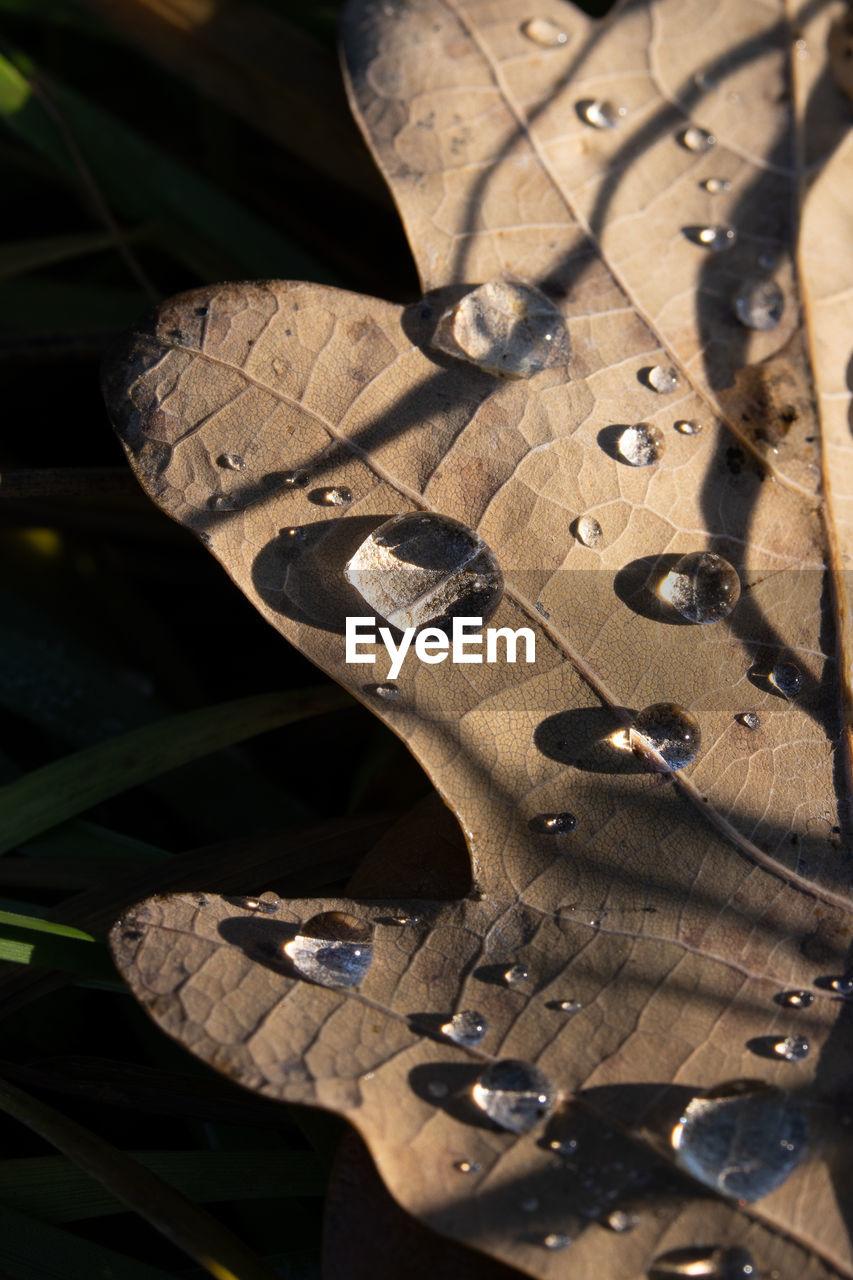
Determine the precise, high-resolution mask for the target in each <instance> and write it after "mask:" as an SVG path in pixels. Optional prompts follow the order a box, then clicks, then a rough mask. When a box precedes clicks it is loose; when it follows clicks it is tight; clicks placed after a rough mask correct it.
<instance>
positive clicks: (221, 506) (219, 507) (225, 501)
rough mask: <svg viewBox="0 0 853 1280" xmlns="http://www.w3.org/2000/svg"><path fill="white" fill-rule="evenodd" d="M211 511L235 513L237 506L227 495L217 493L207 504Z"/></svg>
mask: <svg viewBox="0 0 853 1280" xmlns="http://www.w3.org/2000/svg"><path fill="white" fill-rule="evenodd" d="M207 505H208V507H209V508H210V510H211V511H234V510H235V508H236V506H237V504H236V502H235V501H234V499H233V498H232V497H231V496H230V494H227V493H215V494H214V495H213V497H212V498H209V499H208V503H207Z"/></svg>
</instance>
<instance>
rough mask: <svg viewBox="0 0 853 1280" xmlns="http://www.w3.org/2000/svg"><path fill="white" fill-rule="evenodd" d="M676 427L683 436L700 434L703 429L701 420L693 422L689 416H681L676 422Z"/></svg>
mask: <svg viewBox="0 0 853 1280" xmlns="http://www.w3.org/2000/svg"><path fill="white" fill-rule="evenodd" d="M674 425H675V429H676V431H678V432H679V433H680V434H681V435H683V436H698V434H699V432H700V431H701V430H702V423H701V422H692V421H691V420H690V419H688V418H681V419H679V421H678V422H676V423H675V424H674Z"/></svg>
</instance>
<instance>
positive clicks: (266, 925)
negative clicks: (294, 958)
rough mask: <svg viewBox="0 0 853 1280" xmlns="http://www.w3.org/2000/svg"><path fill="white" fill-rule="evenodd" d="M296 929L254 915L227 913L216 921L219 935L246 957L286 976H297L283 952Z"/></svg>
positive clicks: (295, 927)
mask: <svg viewBox="0 0 853 1280" xmlns="http://www.w3.org/2000/svg"><path fill="white" fill-rule="evenodd" d="M298 932H299V930H298V927H297V926H296V925H295V924H286V923H284V921H281V920H270V919H266V920H258V919H257V917H251V918H250V917H246V916H230V917H229V918H228V919H226V920H222V921H221V922H220V924H219V934H220V937H222V938H223V939H224V940H225V941H226V942H227V943H229V944H230V945H231V946H232V947H238V948H239V949H240V950H241V951H242V952H243V954H244V955H245V956H246V957H247V958H248V959H249V960H252V961H255V962H256V963H258V964H260V965H262V966H263V967H264V968H265V969H270V970H272V972H273V973H279V974H282V975H284V976H285V977H288V978H298V977H299V976H300V975H299V974H298V972H297V971H296V969H295V968H294V966H293V965H292V964H291V962H290V960H289V959H288V958H287V955H286V954H285V951H284V948H285V946H286V945H287V944H288V943H289V942H292V941H293V939H294V938H295V937H296V935H297V933H298Z"/></svg>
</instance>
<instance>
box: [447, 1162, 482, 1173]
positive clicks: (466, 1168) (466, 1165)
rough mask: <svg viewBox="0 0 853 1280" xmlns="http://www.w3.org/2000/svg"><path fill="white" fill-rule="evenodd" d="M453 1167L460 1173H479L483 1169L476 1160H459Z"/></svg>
mask: <svg viewBox="0 0 853 1280" xmlns="http://www.w3.org/2000/svg"><path fill="white" fill-rule="evenodd" d="M453 1167H454V1169H457V1170H458V1171H459V1173H479V1172H480V1168H481V1166H480V1165H478V1164H477V1162H476V1160H457V1161H456V1163H455V1164H454V1166H453Z"/></svg>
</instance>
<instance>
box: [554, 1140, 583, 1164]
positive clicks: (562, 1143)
mask: <svg viewBox="0 0 853 1280" xmlns="http://www.w3.org/2000/svg"><path fill="white" fill-rule="evenodd" d="M578 1145H579V1144H578V1140H577V1138H552V1139H551V1141H550V1142H549V1143H548V1146H549V1147H550V1149H551V1150H552V1151H554V1152H556V1154H557V1155H558V1156H561V1157H562V1159H564V1160H570V1159H571V1158H572V1156H573V1155H576V1154H577V1150H578Z"/></svg>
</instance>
